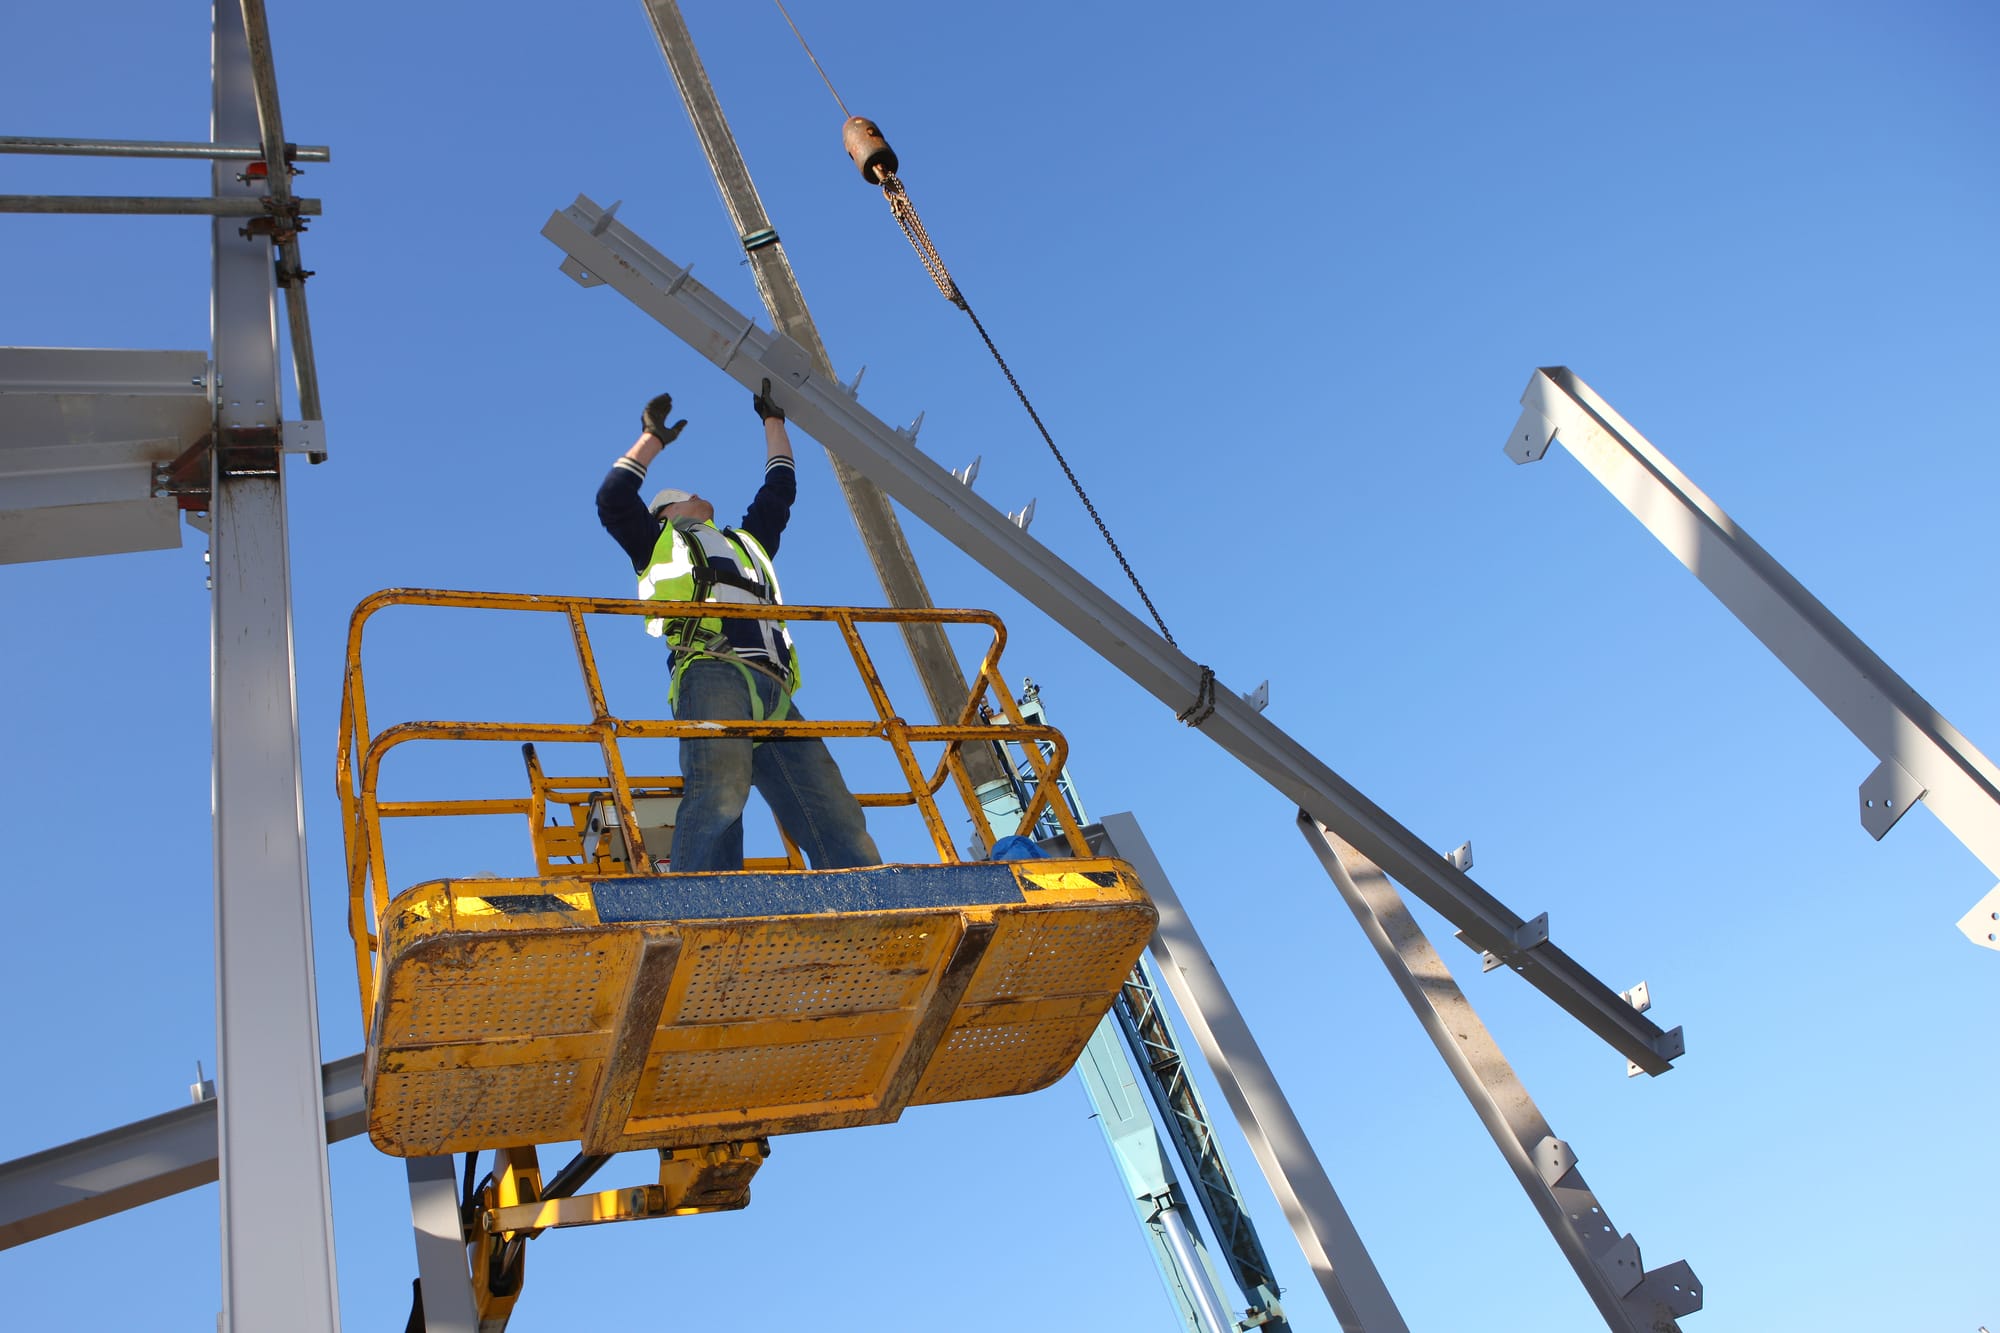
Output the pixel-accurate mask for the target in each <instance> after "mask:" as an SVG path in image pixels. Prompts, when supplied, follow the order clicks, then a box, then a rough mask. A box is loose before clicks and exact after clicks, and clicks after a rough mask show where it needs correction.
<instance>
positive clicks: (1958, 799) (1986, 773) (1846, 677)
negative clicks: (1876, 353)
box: [1398, 366, 2000, 949]
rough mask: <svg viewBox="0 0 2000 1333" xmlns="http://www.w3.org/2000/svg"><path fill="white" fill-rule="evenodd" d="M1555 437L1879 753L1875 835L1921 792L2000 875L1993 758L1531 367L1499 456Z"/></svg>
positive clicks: (1590, 407)
mask: <svg viewBox="0 0 2000 1333" xmlns="http://www.w3.org/2000/svg"><path fill="white" fill-rule="evenodd" d="M1552 442H1553V443H1558V444H1561V445H1562V446H1563V447H1564V448H1565V449H1568V450H1569V452H1570V453H1571V454H1572V455H1573V456H1574V457H1575V458H1576V460H1577V462H1579V463H1581V464H1583V466H1584V468H1585V470H1586V471H1588V472H1589V473H1590V475H1591V476H1593V477H1595V478H1597V480H1598V481H1599V482H1600V483H1601V484H1602V485H1603V486H1604V489H1605V490H1607V491H1610V492H1611V494H1612V496H1613V497H1614V498H1615V499H1616V500H1617V501H1618V502H1619V503H1620V504H1622V505H1624V506H1625V508H1626V509H1628V510H1630V511H1631V513H1632V516H1633V517H1634V518H1636V519H1638V520H1639V521H1640V522H1641V523H1643V524H1644V525H1645V526H1646V530H1647V531H1648V532H1651V533H1652V534H1653V535H1654V536H1655V537H1657V538H1658V539H1659V541H1660V544H1661V545H1662V546H1664V547H1666V548H1667V550H1669V551H1670V552H1672V553H1673V555H1674V558H1675V559H1677V560H1679V561H1680V562H1681V563H1682V564H1683V565H1686V566H1687V568H1688V570H1689V571H1690V572H1691V573H1692V574H1693V575H1694V576H1695V577H1696V578H1698V579H1700V580H1701V581H1702V584H1703V586H1705V587H1706V588H1707V589H1708V590H1709V591H1710V592H1712V593H1714V594H1715V596H1716V598H1717V599H1718V600H1719V601H1720V602H1721V603H1722V604H1723V605H1724V606H1726V607H1728V608H1729V610H1730V613H1731V614H1732V615H1734V616H1735V617H1736V618H1737V619H1738V620H1740V621H1742V622H1743V624H1744V626H1745V627H1746V628H1748V629H1749V631H1750V632H1751V633H1752V634H1755V635H1756V636H1757V638H1758V639H1759V640H1761V641H1762V642H1763V644H1764V646H1765V647H1766V648H1769V649H1770V650H1771V652H1772V653H1773V654H1775V655H1776V656H1777V658H1778V660H1779V661H1780V662H1783V663H1784V664H1785V667H1786V669H1787V670H1789V671H1790V672H1791V673H1792V674H1793V675H1794V676H1797V677H1798V678H1799V680H1800V682H1801V683H1803V684H1804V685H1805V687H1806V688H1807V689H1809V690H1811V691H1812V692H1813V694H1814V696H1815V697H1817V698H1818V699H1819V701H1820V702H1821V703H1823V704H1825V705H1826V706H1827V708H1828V709H1829V710H1830V711H1831V712H1832V713H1833V715H1834V716H1835V717H1837V718H1839V719H1840V721H1841V724H1842V725H1843V726H1845V727H1846V728H1847V729H1848V730H1849V731H1851V732H1853V733H1854V736H1855V739H1857V740H1859V741H1860V742H1861V743H1862V744H1863V745H1865V746H1867V747H1868V748H1869V750H1870V751H1872V752H1873V753H1874V755H1875V757H1876V758H1877V759H1879V760H1880V761H1881V763H1880V764H1879V765H1878V766H1877V767H1876V769H1875V770H1874V772H1872V773H1870V774H1869V775H1868V777H1867V779H1866V780H1865V781H1863V782H1862V784H1861V792H1860V796H1859V810H1860V815H1861V824H1862V827H1864V828H1866V829H1867V830H1868V832H1869V834H1870V835H1871V836H1873V837H1875V838H1877V839H1879V838H1881V837H1882V835H1883V834H1885V833H1887V832H1888V831H1889V830H1890V829H1891V828H1892V827H1894V826H1895V824H1896V821H1897V820H1899V819H1901V818H1902V817H1903V815H1904V813H1905V812H1906V811H1908V810H1909V808H1910V806H1911V805H1913V804H1914V803H1915V802H1916V801H1918V800H1923V801H1924V802H1925V803H1927V804H1928V805H1929V806H1930V808H1931V811H1932V813H1934V814H1936V815H1937V817H1938V818H1939V819H1940V820H1942V821H1943V823H1944V826H1945V827H1946V828H1948V829H1950V830H1951V832H1952V834H1953V836H1955V837H1956V838H1957V839H1958V840H1959V841H1960V842H1962V843H1964V844H1965V846H1966V848H1967V849H1968V850H1970V851H1971V852H1972V854H1973V855H1974V856H1976V857H1978V858H1979V859H1980V860H1981V861H1982V862H1983V863H1985V866H1986V868H1987V870H1989V871H1991V872H1992V873H1993V874H1995V875H2000V769H1996V768H1995V767H1994V765H1993V762H1992V761H1991V760H1989V759H1988V758H1987V757H1986V756H1985V755H1983V754H1981V753H1980V752H1979V749H1978V747H1976V746H1975V745H1973V743H1972V742H1971V741H1969V740H1967V739H1966V738H1965V737H1964V736H1963V735H1961V734H1960V733H1959V730H1958V728H1956V727H1954V726H1952V725H1951V723H1949V722H1947V721H1945V720H1944V717H1943V715H1942V714H1940V713H1939V712H1938V711H1937V710H1936V709H1935V708H1932V707H1931V706H1930V704H1928V703H1926V702H1925V701H1924V698H1923V696H1922V695H1920V694H1918V693H1917V692H1916V691H1915V690H1913V689H1911V688H1910V686H1909V683H1908V682H1906V681H1905V680H1904V679H1903V678H1902V677H1901V676H1899V675H1897V674H1896V673H1895V671H1893V670H1892V669H1891V668H1890V666H1889V664H1888V663H1887V662H1884V661H1883V660H1882V659H1881V658H1879V657H1877V656H1876V655H1875V654H1874V652H1873V651H1871V650H1870V649H1869V647H1868V645H1867V644H1865V643H1863V642H1862V641H1861V640H1860V639H1859V638H1857V637H1856V636H1855V634H1854V632H1853V631H1852V630H1850V629H1848V628H1847V626H1845V625H1843V624H1841V623H1840V620H1839V618H1838V617H1836V616H1835V615H1834V614H1833V612H1831V611H1829V610H1827V609H1826V607H1825V606H1824V605H1822V604H1821V602H1820V601H1819V599H1818V598H1816V597H1814V596H1813V595H1812V594H1811V593H1810V592H1807V591H1806V588H1805V585H1804V584H1802V583H1800V582H1799V581H1798V580H1797V579H1795V578H1793V577H1792V575H1791V574H1790V572H1789V571H1787V570H1786V569H1785V567H1784V566H1783V565H1781V564H1779V563H1778V562H1777V561H1776V560H1774V559H1772V557H1771V555H1770V554H1769V553H1768V552H1767V551H1765V550H1764V548H1763V547H1761V546H1759V545H1758V544H1757V543H1756V542H1754V541H1752V540H1751V539H1750V534H1748V533H1746V532H1744V531H1743V529H1741V528H1739V527H1737V526H1736V524H1735V523H1734V522H1733V521H1731V519H1730V517H1729V515H1728V514H1726V513H1724V512H1723V511H1722V507H1721V506H1720V505H1718V504H1716V503H1715V501H1713V500H1711V499H1709V498H1708V496H1707V495H1706V494H1704V493H1703V492H1702V491H1701V489H1700V488H1699V487H1697V486H1696V485H1695V484H1694V483H1693V482H1691V481H1689V480H1688V479H1687V476H1686V475H1685V474H1684V473H1682V472H1681V470H1680V469H1679V468H1677V467H1675V466H1674V465H1673V464H1672V463H1670V462H1668V461H1667V457H1666V455H1664V454H1662V453H1661V452H1660V451H1659V450H1658V449H1656V448H1654V447H1653V445H1652V444H1651V442H1649V441H1648V440H1647V439H1646V437H1645V436H1643V435H1641V434H1640V433H1639V432H1638V431H1636V430H1634V429H1633V428H1632V425H1631V423H1629V422H1628V421H1626V420H1625V418H1623V417H1621V416H1619V415H1618V413H1617V412H1615V411H1613V410H1612V408H1611V405H1610V404H1609V403H1607V402H1605V401H1604V400H1603V399H1602V398H1600V397H1598V396H1597V394H1595V393H1594V392H1592V391H1591V388H1590V386H1589V385H1587V384H1585V383H1584V382H1583V381H1582V380H1581V379H1579V378H1577V376H1576V375H1575V374H1574V373H1573V372H1572V371H1570V370H1569V368H1568V367H1566V366H1546V367H1544V368H1542V369H1541V370H1537V371H1536V372H1535V373H1534V374H1533V375H1532V376H1530V377H1529V379H1528V387H1527V390H1526V391H1525V392H1524V393H1523V394H1522V395H1521V417H1520V420H1519V421H1517V422H1516V423H1515V424H1514V432H1513V434H1512V435H1511V436H1509V437H1508V440H1507V456H1508V457H1509V458H1512V459H1513V460H1514V461H1515V462H1516V463H1532V462H1535V461H1536V460H1537V459H1539V458H1541V457H1542V455H1543V454H1545V453H1547V452H1548V447H1549V445H1550V443H1552ZM1398 878H1401V877H1400V876H1398ZM1992 896H1993V895H1989V898H1991V897H1992ZM1982 907H1989V904H1987V903H1986V902H1985V901H1984V900H1982V902H1981V904H1980V905H1979V906H1976V907H1974V909H1973V911H1972V912H1971V913H1970V914H1968V915H1967V916H1966V917H1965V918H1964V919H1963V920H1961V921H1960V922H1959V929H1960V930H1962V931H1964V932H1965V934H1966V936H1967V938H1969V939H1971V940H1972V942H1973V943H1974V944H1978V945H1981V946H1983V947H1985V948H1989V949H2000V938H1996V934H2000V918H1996V917H1995V915H1994V911H1993V910H1991V908H2000V900H1996V902H1995V903H1994V904H1992V905H1991V908H1989V910H1987V911H1985V912H1984V913H1983V914H1982V912H1981V908H1982Z"/></svg>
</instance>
